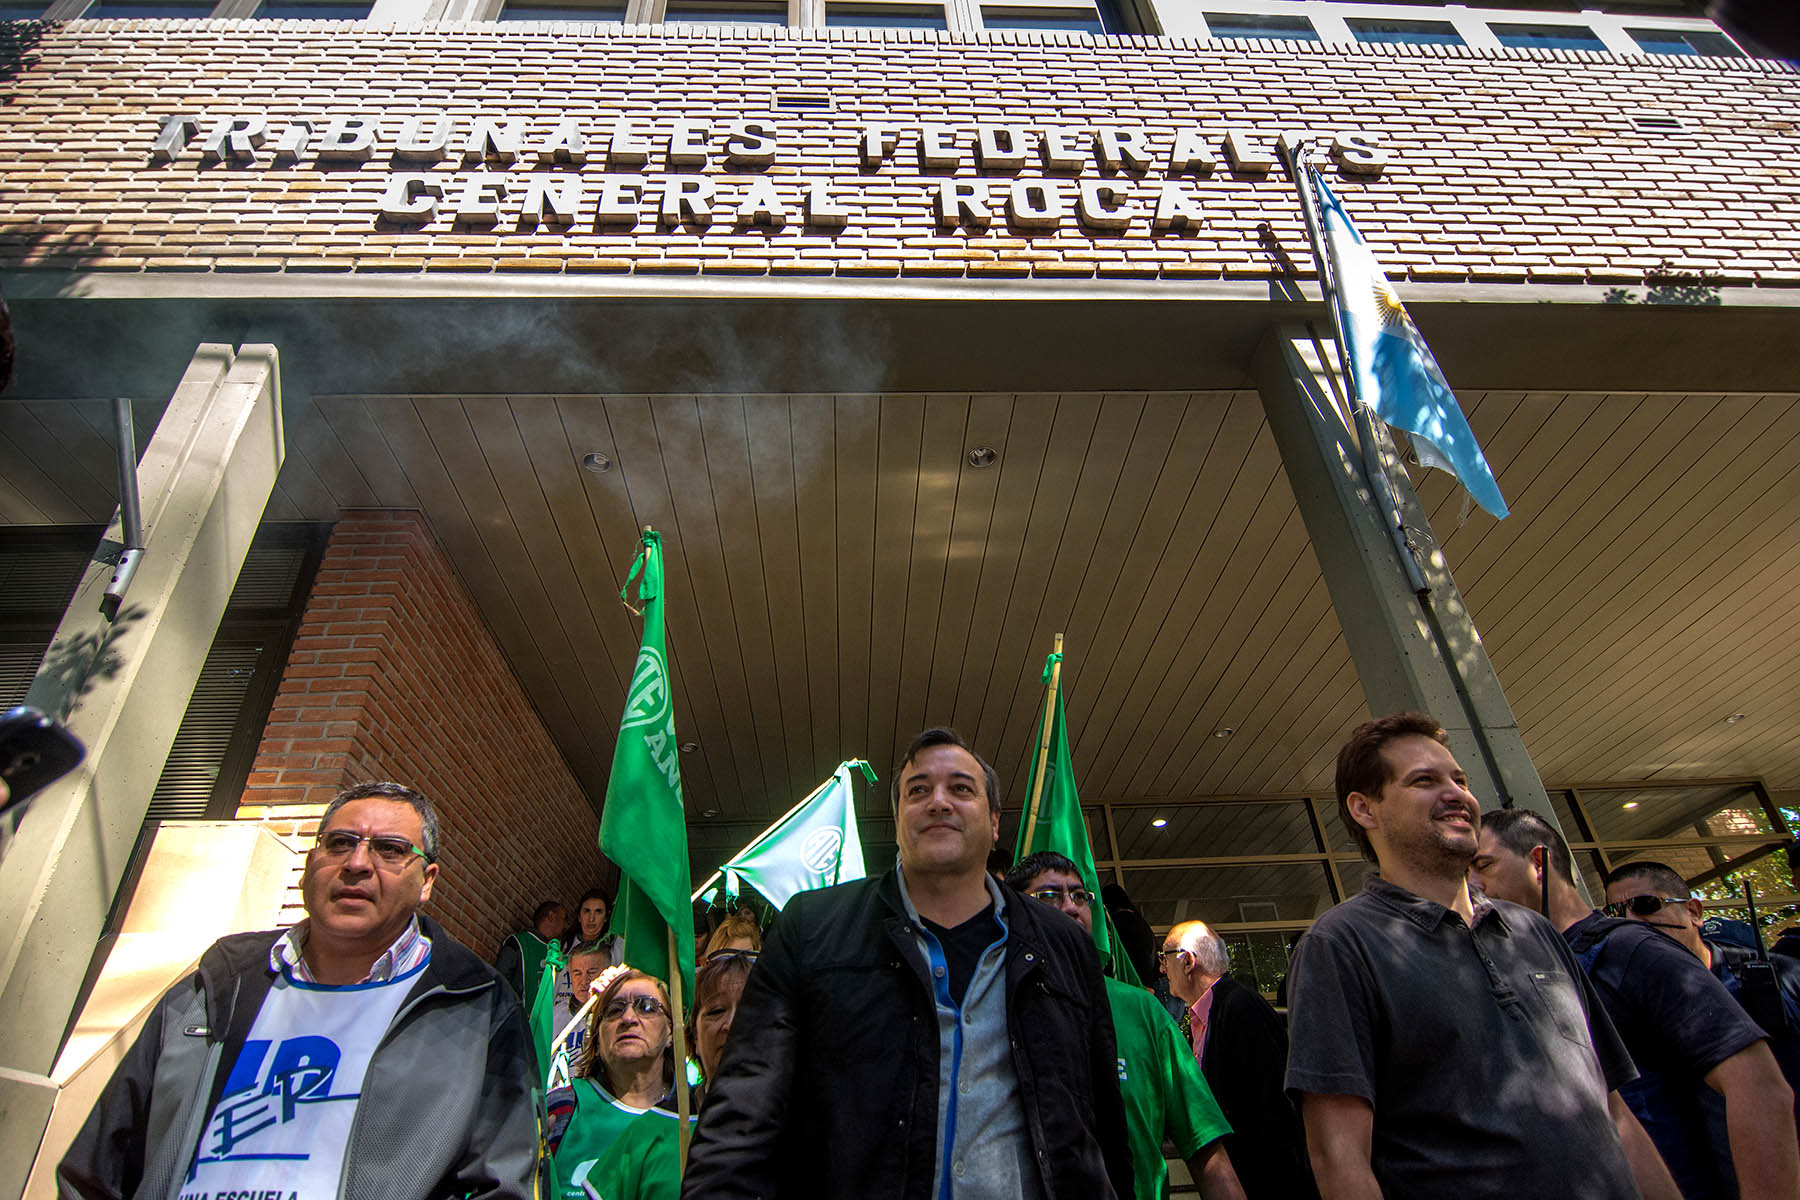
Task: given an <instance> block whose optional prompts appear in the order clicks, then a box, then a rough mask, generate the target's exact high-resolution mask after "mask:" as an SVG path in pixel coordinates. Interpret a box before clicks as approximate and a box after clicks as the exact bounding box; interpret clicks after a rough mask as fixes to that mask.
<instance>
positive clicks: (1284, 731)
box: [0, 392, 1800, 888]
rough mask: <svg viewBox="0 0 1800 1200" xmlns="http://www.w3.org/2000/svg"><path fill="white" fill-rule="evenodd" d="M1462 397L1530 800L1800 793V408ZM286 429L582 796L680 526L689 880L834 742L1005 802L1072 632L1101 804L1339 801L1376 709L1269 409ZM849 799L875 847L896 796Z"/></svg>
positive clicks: (1456, 549)
mask: <svg viewBox="0 0 1800 1200" xmlns="http://www.w3.org/2000/svg"><path fill="white" fill-rule="evenodd" d="M1463 400H1464V404H1465V407H1466V408H1467V410H1468V413H1469V417H1470V420H1471V423H1472V424H1473V426H1474V428H1475V430H1476V432H1477V433H1478V435H1479V436H1480V438H1481V440H1482V443H1483V445H1484V446H1485V448H1486V450H1487V453H1488V456H1489V458H1490V460H1491V461H1492V462H1493V463H1494V464H1495V466H1496V468H1497V470H1498V473H1499V479H1500V484H1501V487H1502V489H1503V490H1504V492H1505V494H1506V496H1507V499H1508V501H1509V503H1510V504H1511V506H1512V509H1513V514H1514V515H1513V516H1512V517H1511V518H1509V519H1508V520H1506V521H1504V522H1495V521H1494V520H1492V519H1491V518H1490V517H1488V516H1487V515H1486V514H1485V513H1482V512H1481V511H1480V510H1475V511H1474V512H1473V513H1471V514H1467V515H1466V518H1465V513H1464V511H1463V500H1462V494H1461V492H1460V491H1455V490H1453V489H1452V488H1451V487H1450V486H1449V484H1448V482H1447V481H1446V479H1445V477H1443V476H1437V475H1433V476H1431V477H1428V478H1424V479H1423V480H1422V481H1421V482H1420V485H1419V487H1420V493H1421V496H1422V498H1423V500H1424V502H1425V504H1426V507H1427V509H1428V511H1429V512H1430V513H1431V517H1432V522H1433V525H1434V527H1435V529H1436V532H1437V536H1438V539H1439V542H1440V544H1441V545H1442V546H1443V548H1444V550H1445V553H1446V554H1447V555H1448V557H1449V560H1450V563H1451V565H1452V568H1453V570H1454V572H1455V574H1456V578H1457V581H1458V583H1459V584H1460V585H1461V587H1462V589H1463V591H1464V594H1465V596H1466V598H1467V600H1468V602H1469V606H1470V609H1471V611H1472V612H1473V614H1474V617H1475V620H1476V623H1477V625H1478V626H1479V628H1480V629H1481V631H1482V633H1483V635H1484V636H1485V638H1486V641H1487V647H1488V652H1489V655H1490V656H1491V658H1492V660H1493V662H1494V665H1495V667H1496V669H1497V670H1498V672H1499V674H1500V678H1501V681H1502V683H1503V684H1504V685H1505V688H1506V691H1507V695H1508V697H1509V699H1510V700H1511V702H1512V704H1513V707H1514V709H1515V711H1516V713H1517V716H1518V720H1519V724H1520V726H1521V728H1522V730H1523V732H1524V736H1525V741H1526V744H1527V746H1528V747H1529V749H1530V750H1531V752H1532V754H1533V756H1534V758H1535V759H1536V761H1537V764H1538V766H1539V769H1540V771H1541V772H1542V774H1543V775H1544V777H1545V779H1546V780H1547V781H1548V782H1551V783H1553V784H1554V783H1556V782H1574V781H1584V782H1604V781H1609V780H1636V779H1660V778H1671V777H1675V778H1724V777H1734V778H1735V777H1746V776H1760V777H1762V778H1763V779H1765V780H1766V781H1767V782H1768V784H1769V786H1770V787H1771V788H1774V789H1776V790H1782V789H1795V788H1800V588H1796V587H1795V581H1796V578H1800V397H1796V396H1795V395H1725V396H1719V395H1643V394H1630V395H1616V394H1614V395H1605V394H1562V393H1516V392H1512V393H1498V392H1489V393H1479V394H1468V395H1465V396H1464V397H1463ZM290 408H291V410H292V411H290V412H289V413H288V414H287V432H288V439H289V458H288V461H287V465H286V467H285V468H284V470H283V472H282V475H281V478H280V482H279V484H278V487H277V492H276V495H275V498H274V500H273V502H272V504H271V506H270V510H269V516H270V518H271V519H274V520H328V519H331V518H333V517H335V516H336V515H337V514H339V513H340V512H341V511H343V510H345V509H352V508H369V507H378V508H387V507H401V508H418V509H420V510H422V511H423V512H424V513H425V514H426V516H427V517H428V518H429V519H430V521H431V524H432V526H433V528H434V529H435V530H436V531H437V534H438V536H439V538H440V539H441V540H442V542H443V544H444V546H445V548H446V550H447V551H448V553H449V555H450V557H451V559H452V561H453V562H454V563H455V565H456V568H457V570H458V571H459V572H460V574H461V576H462V578H463V580H464V582H465V583H466V584H467V586H468V588H469V591H470V593H471V594H472V596H473V597H474V599H475V602H476V604H477V605H478V606H479V607H480V610H481V611H482V613H483V614H484V615H485V617H486V619H487V621H488V624H489V625H490V627H491V628H492V629H493V632H494V634H495V636H496V637H497V638H498V639H499V641H500V643H501V645H502V647H503V648H504V650H505V651H506V653H507V654H508V656H509V658H510V660H511V662H512V664H513V666H514V669H515V670H516V671H517V673H518V676H519V678H520V680H521V681H522V682H523V684H524V686H525V688H526V690H527V691H528V693H529V694H530V696H531V698H532V699H533V701H534V702H535V703H536V705H537V707H538V709H539V711H540V712H541V713H542V715H543V718H544V720H545V722H546V723H547V724H548V726H549V728H550V730H551V731H552V733H553V734H554V736H555V737H556V739H557V741H558V743H559V745H560V746H561V747H562V749H563V753H564V754H565V755H566V757H567V759H568V762H569V764H570V766H571V767H572V768H573V770H574V771H575V773H576V775H577V776H578V777H579V778H580V780H581V781H582V782H583V784H584V785H586V787H587V788H588V790H589V792H590V795H591V796H592V797H593V798H594V801H595V803H596V805H598V803H599V801H600V798H601V796H602V795H603V794H604V791H605V783H606V774H607V768H608V764H609V763H610V759H611V753H612V741H613V734H614V730H615V728H616V726H617V722H618V715H619V708H620V704H621V702H622V699H623V694H624V685H625V681H626V678H627V675H628V673H629V671H630V668H631V664H632V661H633V657H634V655H635V653H636V647H637V640H638V625H637V622H636V620H635V619H634V618H633V617H632V616H631V615H630V614H629V613H628V612H627V611H626V610H625V609H624V608H623V606H622V605H621V604H620V603H619V601H618V596H617V593H618V590H619V587H620V585H621V583H622V581H623V575H624V572H625V571H626V569H627V567H628V566H629V564H630V562H631V558H632V555H633V552H634V550H635V544H636V531H637V530H638V529H639V528H640V527H641V526H643V525H646V524H649V525H654V526H656V527H657V528H658V529H660V530H662V531H663V534H664V541H665V546H666V548H667V564H668V627H669V635H668V636H669V647H670V657H671V660H672V663H673V667H674V671H675V674H676V684H677V694H676V704H677V709H676V712H677V722H678V726H679V729H680V733H681V737H682V739H683V740H684V741H692V742H693V743H695V744H696V748H695V749H694V750H692V751H691V752H688V753H684V754H683V756H682V770H683V776H684V782H685V787H686V794H687V802H688V806H689V816H690V823H691V828H692V839H693V849H694V860H695V868H696V871H697V873H701V874H703V873H705V872H706V871H708V870H710V869H711V867H712V866H714V865H716V864H717V862H718V861H719V860H720V859H721V858H722V857H723V856H724V855H725V853H727V852H729V851H730V850H732V849H735V848H736V846H738V845H741V844H742V843H743V842H744V841H746V840H748V838H749V837H750V836H751V835H753V834H754V833H755V832H756V831H757V830H758V829H759V828H760V827H761V826H762V825H763V824H765V823H766V822H767V821H768V820H769V819H771V818H773V817H774V816H775V815H777V814H779V813H780V812H781V811H782V810H784V809H785V808H787V807H788V806H789V805H791V804H792V803H793V802H794V800H795V799H797V798H798V797H799V796H801V795H802V794H804V793H805V792H806V791H807V790H809V789H810V788H811V787H812V786H814V785H815V784H816V783H817V782H818V781H819V780H820V779H822V778H823V777H824V776H825V775H826V774H827V773H828V772H829V771H830V770H831V769H832V768H833V767H834V766H835V765H836V764H837V763H838V761H839V760H841V759H843V758H846V757H853V756H863V757H867V758H869V759H870V760H871V761H873V762H874V763H875V764H876V766H877V769H878V770H879V771H880V772H881V773H882V775H883V776H884V786H885V776H886V775H887V772H888V769H889V768H890V766H891V764H892V761H893V759H894V757H895V756H896V754H897V753H898V752H899V750H900V749H901V748H902V747H903V746H904V745H905V743H906V741H907V740H908V739H909V738H910V736H911V735H912V734H913V733H914V732H915V731H916V730H917V729H919V728H920V727H922V726H923V725H925V724H927V723H951V724H954V725H956V726H958V727H959V728H961V729H962V730H963V731H964V732H966V733H967V734H969V735H970V736H971V737H972V738H973V740H974V741H975V743H976V744H977V745H978V746H979V747H981V748H983V749H984V750H985V751H987V752H988V753H989V754H990V755H991V757H992V758H993V760H994V762H995V765H996V766H997V767H998V769H999V770H1000V772H1001V774H1002V779H1003V781H1011V782H1013V783H1015V784H1016V783H1018V782H1019V781H1020V780H1021V779H1022V778H1023V775H1024V771H1025V767H1026V763H1027V761H1028V757H1029V754H1030V751H1031V747H1032V739H1033V733H1034V723H1035V719H1036V716H1037V711H1038V704H1039V700H1040V697H1041V689H1040V686H1039V683H1038V674H1039V670H1040V668H1041V666H1042V663H1043V659H1044V655H1045V654H1046V652H1047V651H1048V650H1049V648H1050V644H1051V639H1052V636H1053V635H1054V634H1055V633H1057V632H1063V633H1065V634H1066V635H1067V656H1068V657H1067V661H1066V664H1065V668H1064V674H1063V678H1064V681H1065V685H1066V688H1067V698H1068V713H1069V720H1070V724H1071V728H1072V732H1073V735H1074V739H1075V740H1074V751H1075V763H1076V769H1077V774H1078V777H1079V779H1080V782H1081V785H1082V790H1083V795H1084V797H1085V798H1089V799H1093V800H1102V799H1104V800H1112V801H1121V802H1130V803H1139V802H1155V801H1157V800H1159V799H1160V800H1174V799H1181V798H1188V797H1196V796H1226V795H1229V796H1258V795H1268V794H1272V793H1295V792H1302V791H1313V792H1315V793H1318V794H1323V793H1324V792H1325V791H1326V789H1328V788H1329V786H1330V763H1331V758H1332V755H1333V753H1334V751H1335V748H1336V746H1337V744H1338V743H1339V742H1340V741H1341V740H1342V738H1343V737H1344V735H1345V734H1346V733H1347V732H1348V731H1349V729H1350V728H1351V727H1352V726H1353V725H1354V724H1355V723H1356V722H1357V721H1359V720H1361V719H1363V717H1364V716H1365V715H1366V710H1365V706H1364V701H1363V697H1362V693H1361V690H1360V688H1359V686H1358V684H1357V679H1356V673H1355V671H1354V669H1353V667H1352V664H1351V661H1350V657H1349V654H1348V652H1347V650H1346V648H1345V645H1344V641H1343V638H1342V636H1341V634H1340V631H1339V629H1338V625H1337V621H1336V619H1335V617H1334V614H1333V612H1332V608H1331V604H1330V601H1329V598H1328V596H1327V594H1326V590H1325V586H1324V582H1323V580H1322V578H1321V577H1320V574H1319V569H1318V566H1317V564H1316V562H1315V560H1314V557H1313V553H1312V550H1311V548H1310V546H1309V544H1308V541H1307V535H1306V530H1305V528H1304V526H1303V524H1302V522H1301V520H1300V516H1299V513H1298V511H1297V510H1296V507H1295V503H1294V498H1293V495H1292V492H1291V490H1290V488H1289V485H1288V481H1287V479H1286V477H1285V475H1284V474H1283V470H1282V465H1281V460H1280V456H1279V455H1278V453H1277V452H1276V449H1275V445H1274V442H1273V439H1272V438H1271V436H1270V433H1269V430H1268V428H1267V426H1266V424H1265V422H1264V420H1263V414H1262V409H1261V404H1260V401H1259V399H1258V397H1257V396H1256V394H1255V393H1253V392H1205V393H1122V394H1096V393H1079V394H1063V395H1059V394H975V395H971V394H903V395H811V396H799V395H754V396H741V395H700V396H695V395H655V396H643V395H635V396H625V395H615V396H604V397H599V396H567V395H565V396H472V397H450V396H408V397H388V396H381V397H330V398H320V399H317V400H313V401H307V402H300V403H295V404H292V405H290ZM155 410H156V406H154V405H145V406H143V408H142V409H141V411H140V413H139V421H140V441H142V440H147V436H148V435H147V434H146V433H144V432H143V431H144V430H145V429H147V428H148V427H149V426H150V424H151V422H153V421H154V419H155V415H156V411H155ZM108 425H109V416H108V413H107V410H106V409H105V408H104V406H103V405H100V404H95V403H89V402H51V401H43V402H23V401H13V402H8V403H5V404H3V405H0V522H4V523H7V524H14V525H41V524H55V523H68V522H99V521H104V520H106V519H107V517H108V516H109V515H110V513H111V510H112V507H113V505H114V483H113V480H112V478H111V474H112V470H113V467H112V458H111V453H112V451H111V449H110V445H111V434H110V431H109V428H108ZM982 446H986V447H991V448H992V449H994V450H995V451H997V452H998V460H997V462H995V463H994V465H992V466H991V467H988V468H986V469H978V468H975V467H972V466H971V465H970V463H969V460H968V455H969V452H970V450H971V449H973V448H976V447H982ZM591 453H597V454H600V455H603V456H604V457H605V458H606V459H608V460H609V461H610V462H611V464H612V466H611V469H610V470H607V471H605V472H601V473H596V472H594V471H591V470H586V469H583V466H582V461H583V457H584V456H585V455H588V454H591ZM1738 713H1742V714H1744V717H1743V719H1742V720H1739V721H1736V722H1732V723H1728V722H1727V718H1728V717H1732V716H1734V715H1735V714H1738ZM1007 799H1008V807H1009V815H1011V814H1016V811H1017V806H1016V801H1017V799H1018V797H1017V795H1016V794H1014V795H1009V796H1008V798H1007ZM865 807H866V812H867V819H866V822H865V838H866V840H867V841H868V842H869V843H870V846H871V855H872V858H871V861H872V862H879V861H883V859H884V852H883V851H882V850H881V849H880V847H881V846H882V845H883V844H884V841H885V844H886V845H887V846H889V847H891V840H886V839H889V838H890V837H891V826H889V825H888V824H887V823H886V822H885V821H883V820H882V819H881V818H882V816H883V815H884V814H885V808H886V802H885V794H876V795H873V796H870V797H868V798H867V800H866V805H865ZM1208 811H1209V812H1212V813H1213V816H1212V817H1211V818H1209V823H1208V824H1207V825H1205V826H1203V827H1202V832H1200V833H1194V832H1192V831H1190V832H1189V833H1188V834H1187V835H1185V836H1184V837H1183V838H1182V839H1181V843H1182V845H1183V846H1184V847H1185V848H1184V849H1180V850H1176V849H1173V848H1170V849H1168V850H1166V851H1161V852H1160V853H1165V854H1169V855H1173V854H1189V855H1216V854H1228V853H1255V852H1261V853H1273V852H1279V851H1280V850H1283V849H1286V848H1288V844H1289V843H1290V842H1292V843H1295V845H1294V848H1295V849H1310V848H1311V847H1310V843H1307V844H1305V845H1301V844H1300V843H1302V842H1305V841H1306V839H1308V838H1309V837H1310V835H1309V834H1308V833H1307V827H1306V825H1305V822H1304V812H1303V810H1302V809H1301V808H1300V807H1299V806H1293V805H1290V806H1286V807H1284V808H1281V809H1280V810H1279V811H1278V813H1277V812H1269V813H1263V814H1258V813H1257V812H1256V811H1255V810H1254V808H1253V806H1220V807H1219V808H1217V809H1216V810H1212V809H1209V810H1208ZM1145 819H1146V820H1147V819H1148V818H1145ZM1296 822H1298V823H1297V824H1296ZM1142 823H1143V822H1141V821H1138V820H1137V817H1136V816H1135V815H1134V816H1133V817H1132V819H1131V820H1130V821H1129V822H1124V823H1123V824H1122V827H1121V830H1120V840H1121V843H1126V844H1130V845H1133V846H1137V845H1145V846H1148V845H1149V844H1150V842H1149V841H1148V840H1147V837H1146V831H1145V830H1144V829H1143V828H1140V826H1141V825H1142ZM1239 825H1242V826H1243V828H1242V829H1241V830H1240V829H1238V828H1237V827H1238V826H1239ZM1006 830H1007V832H1008V833H1009V834H1010V831H1011V830H1010V823H1008V825H1007V826H1006ZM1227 846H1228V847H1229V848H1225V847H1227ZM1259 848H1260V849H1259ZM888 852H891V851H888ZM1295 869H1298V868H1281V870H1285V871H1290V873H1291V871H1292V870H1295ZM1271 870H1273V868H1271ZM1306 870H1309V871H1310V870H1316V868H1312V867H1309V868H1306ZM1144 877H1145V878H1146V879H1148V878H1150V876H1149V875H1145V876H1144ZM1270 886H1271V887H1272V888H1279V887H1285V886H1287V884H1285V883H1283V882H1281V881H1274V882H1271V884H1270Z"/></svg>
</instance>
